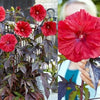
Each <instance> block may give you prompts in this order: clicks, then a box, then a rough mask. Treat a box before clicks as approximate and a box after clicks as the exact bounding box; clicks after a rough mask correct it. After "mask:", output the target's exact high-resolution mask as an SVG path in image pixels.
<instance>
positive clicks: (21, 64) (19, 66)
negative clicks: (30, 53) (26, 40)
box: [18, 63, 27, 74]
mask: <svg viewBox="0 0 100 100" xmlns="http://www.w3.org/2000/svg"><path fill="white" fill-rule="evenodd" d="M18 68H20V70H21V71H22V72H23V73H24V74H25V73H26V71H27V69H26V67H25V64H24V63H19V64H18Z"/></svg>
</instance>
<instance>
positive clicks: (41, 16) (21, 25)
mask: <svg viewBox="0 0 100 100" xmlns="http://www.w3.org/2000/svg"><path fill="white" fill-rule="evenodd" d="M16 9H17V10H18V11H20V9H21V8H20V7H17V8H16ZM30 15H31V16H32V17H33V18H34V19H35V20H36V21H39V22H40V21H43V20H44V24H43V25H41V31H42V33H43V35H44V36H50V35H55V34H56V23H55V22H53V21H46V20H45V17H46V9H45V8H44V7H43V6H42V5H40V4H38V5H34V6H33V7H31V8H30ZM5 16H6V13H5V9H4V8H3V7H0V22H2V21H4V20H5ZM14 33H15V34H16V35H18V36H21V37H23V38H28V37H29V35H30V34H31V33H32V28H31V26H30V24H29V22H27V21H18V22H16V23H15V26H14ZM16 44H17V39H16V37H15V35H14V34H13V35H12V34H10V33H8V34H6V35H3V36H1V39H0V49H1V50H3V51H5V52H11V51H13V50H14V48H15V45H16Z"/></svg>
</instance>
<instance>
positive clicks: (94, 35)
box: [58, 10, 100, 62]
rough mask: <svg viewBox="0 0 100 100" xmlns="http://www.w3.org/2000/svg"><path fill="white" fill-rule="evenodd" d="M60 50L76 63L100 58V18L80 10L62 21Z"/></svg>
mask: <svg viewBox="0 0 100 100" xmlns="http://www.w3.org/2000/svg"><path fill="white" fill-rule="evenodd" d="M58 49H59V52H60V53H61V54H63V55H64V56H65V57H66V58H67V59H69V60H71V61H74V62H78V61H81V60H83V59H89V58H96V57H98V56H100V18H97V17H93V16H91V15H89V14H88V13H86V12H85V10H80V11H79V12H76V13H74V14H72V15H70V16H68V17H66V19H65V20H64V21H60V22H59V23H58Z"/></svg>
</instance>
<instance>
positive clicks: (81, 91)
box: [80, 80, 84, 100]
mask: <svg viewBox="0 0 100 100" xmlns="http://www.w3.org/2000/svg"><path fill="white" fill-rule="evenodd" d="M83 85H84V81H83V80H82V83H81V88H80V94H81V96H80V100H83Z"/></svg>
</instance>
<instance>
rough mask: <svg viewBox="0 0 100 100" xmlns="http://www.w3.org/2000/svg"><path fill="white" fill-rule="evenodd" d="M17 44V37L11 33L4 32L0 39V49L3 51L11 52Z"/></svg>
mask: <svg viewBox="0 0 100 100" xmlns="http://www.w3.org/2000/svg"><path fill="white" fill-rule="evenodd" d="M16 44H17V39H16V38H15V36H14V35H13V34H6V35H4V36H2V37H1V39H0V49H1V50H3V51H5V52H11V51H13V50H14V48H15V45H16Z"/></svg>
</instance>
